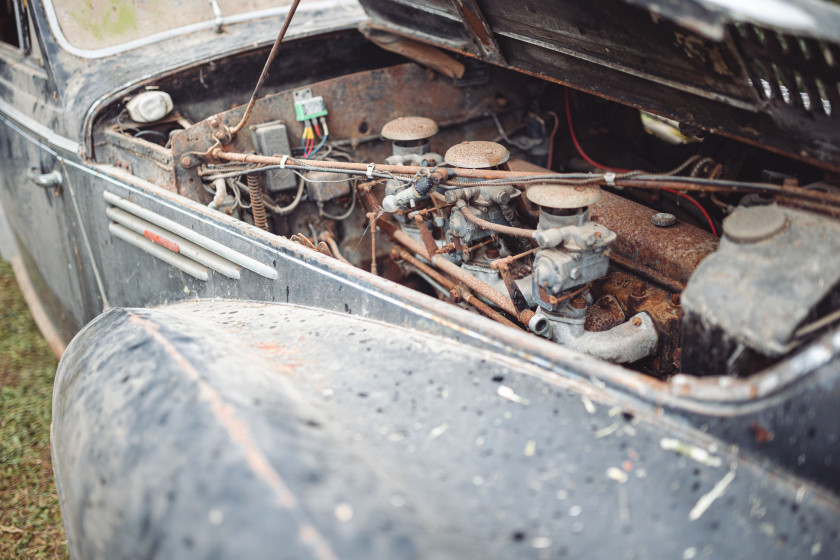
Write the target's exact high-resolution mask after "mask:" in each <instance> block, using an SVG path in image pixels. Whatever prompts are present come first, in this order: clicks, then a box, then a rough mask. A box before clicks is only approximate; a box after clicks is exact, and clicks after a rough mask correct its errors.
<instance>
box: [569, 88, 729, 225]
mask: <svg viewBox="0 0 840 560" xmlns="http://www.w3.org/2000/svg"><path fill="white" fill-rule="evenodd" d="M564 93H565V97H566V100H565V101H566V121H567V122H568V123H569V136H571V138H572V143H573V144H574V145H575V149H576V150H577V153H578V154H579V155H580V157H582V158H583V159H584V160H586V162H587V163H588V164H589V165H591V166H592V167H595V168H597V169H605V170H607V171H613V172H616V173H630V172H631V171H630V170H629V169H620V168H617V167H607V166H606V165H601V164H600V163H598V162H597V161H595V160H594V159H592V158H591V157H589V156H588V155H586V152H584V151H583V147H582V146H581V145H580V142H578V139H577V135H575V128H574V126H573V124H572V109H571V107H570V106H569V88H566V89H565V91H564ZM662 190H663V191H665V192H669V193H671V194H675V195H678V196H681V197H683V198H685V199H687V200H689V201H690V202H691V203H692V204H694V205H695V206H696V207H697V208H699V209H700V211H701V212H702V213H703V216H704V217H705V218H706V221H707V222H709V228H710V229H711V230H712V235H714V236H715V237H717V228H715V223H714V222H713V221H712V217H711V216H709V213H708V212H707V211H706V209H705V208H703V205H702V204H700V203H699V202H697V201H696V200H695V199H694V198H693V197H691V196H689V195H687V194H685V193H682V192H680V191H675V190H672V189H662Z"/></svg>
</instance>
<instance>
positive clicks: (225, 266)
mask: <svg viewBox="0 0 840 560" xmlns="http://www.w3.org/2000/svg"><path fill="white" fill-rule="evenodd" d="M103 196H104V198H105V201H106V202H108V203H109V204H110V205H111V206H109V207H108V208H107V209H106V213H107V214H108V217H109V218H110V219H111V222H110V223H109V224H108V229H109V231H110V232H111V234H112V235H113V236H114V237H117V238H119V239H122V240H123V241H125V242H127V243H129V244H131V245H133V246H135V247H137V248H138V249H140V250H142V251H145V252H146V253H148V254H150V255H152V256H153V257H155V258H158V259H160V260H162V261H163V262H165V263H167V264H170V265H172V266H174V267H175V268H177V269H179V270H181V271H183V272H184V273H186V274H189V275H190V276H192V277H193V278H197V279H198V280H201V281H204V282H206V281H207V280H208V279H209V278H210V273H209V270H213V271H215V272H217V273H219V274H221V275H223V276H226V277H228V278H231V279H233V280H239V278H240V275H241V274H240V271H241V269H242V268H245V269H248V270H250V271H252V272H255V273H256V274H259V275H260V276H264V277H266V278H269V279H271V280H274V279H276V278H277V271H276V270H274V269H273V268H271V267H269V266H267V265H265V264H263V263H261V262H259V261H257V260H255V259H253V258H251V257H248V256H246V255H243V254H242V253H239V252H237V251H234V250H233V249H231V248H229V247H227V246H225V245H222V244H221V243H219V242H217V241H214V240H212V239H210V238H208V237H206V236H204V235H201V234H199V233H196V232H195V231H193V230H191V229H189V228H187V227H184V226H183V225H181V224H179V223H177V222H174V221H172V220H170V219H168V218H164V217H163V216H161V215H159V214H156V213H155V212H152V211H150V210H147V209H145V208H143V207H142V206H138V205H137V204H135V203H133V202H131V201H129V200H126V199H125V198H122V197H120V196H117V195H115V194H113V193H109V192H105V193H104V195H103ZM208 269H209V270H208Z"/></svg>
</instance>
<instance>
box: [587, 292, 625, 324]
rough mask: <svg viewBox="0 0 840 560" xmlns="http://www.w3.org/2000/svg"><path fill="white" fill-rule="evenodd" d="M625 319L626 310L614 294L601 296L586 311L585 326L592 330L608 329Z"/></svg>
mask: <svg viewBox="0 0 840 560" xmlns="http://www.w3.org/2000/svg"><path fill="white" fill-rule="evenodd" d="M624 321H625V315H624V311H623V310H622V309H621V306H620V305H618V301H616V299H615V297H614V296H613V295H612V294H606V295H604V296H601V297H600V298H599V299H598V301H596V302H595V304H594V305H592V306H590V307H589V310H588V311H587V313H586V323H584V325H583V328H585V329H586V330H588V331H592V332H603V331H608V330H610V329H611V328H613V327H617V326H618V325H620V324H621V323H623V322H624Z"/></svg>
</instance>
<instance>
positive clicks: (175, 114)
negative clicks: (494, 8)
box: [93, 32, 840, 379]
mask: <svg viewBox="0 0 840 560" xmlns="http://www.w3.org/2000/svg"><path fill="white" fill-rule="evenodd" d="M335 39H336V40H335V43H336V44H344V45H345V46H348V45H350V46H352V48H354V49H358V50H360V51H364V49H369V48H371V47H370V46H369V43H367V42H366V40H365V38H364V37H363V36H361V35H360V34H358V33H356V32H343V33H340V34H336V37H335ZM307 41H308V40H306V39H304V40H300V41H298V42H296V43H295V44H294V46H293V47H290V48H294V49H295V50H306V48H307ZM322 54H323V60H324V62H323V64H322V65H320V66H319V67H313V68H306V69H303V68H295V69H294V70H280V71H278V72H277V75H276V76H275V77H274V78H273V80H274V81H273V82H271V83H270V84H269V87H270V89H271V93H269V94H266V95H265V96H264V97H262V98H260V99H258V100H257V101H256V103H255V104H254V107H253V112H252V113H251V114H250V115H247V116H246V115H244V113H245V108H244V106H242V105H241V104H240V103H241V102H242V96H241V95H238V89H237V88H238V87H239V85H240V84H241V83H242V82H243V77H242V70H241V69H242V68H250V67H253V65H254V64H253V62H252V61H254V60H259V58H260V57H263V56H264V55H265V51H263V50H259V51H254V52H252V53H247V54H245V55H242V56H240V57H230V58H227V59H220V60H218V61H212V62H209V63H204V64H201V65H198V66H196V67H194V68H190V69H187V70H182V71H179V72H177V73H173V74H172V75H168V76H165V77H162V78H159V79H156V80H155V81H154V83H149V84H146V85H144V87H143V88H141V89H138V90H136V91H134V92H132V93H131V94H130V95H129V96H126V98H124V99H121V100H120V101H118V102H116V103H114V104H112V105H111V106H109V107H107V108H106V109H105V110H104V111H103V112H102V113H101V115H100V117H99V120H98V121H97V124H96V126H95V128H94V132H93V144H94V148H95V159H96V161H97V162H100V163H105V164H110V165H113V166H117V167H121V168H124V169H126V170H128V171H130V172H131V173H133V174H135V175H137V176H139V177H142V178H144V179H146V180H148V181H150V182H152V183H155V184H157V185H159V186H162V187H164V188H167V189H169V190H171V191H173V192H176V193H178V194H180V195H183V196H186V197H188V198H190V199H192V200H195V201H198V202H200V203H202V204H205V205H207V206H208V207H210V208H212V209H214V210H217V211H219V212H223V213H225V214H227V215H229V216H232V217H234V218H236V219H238V220H242V221H244V222H247V223H249V224H252V225H254V226H255V227H258V228H260V229H262V230H265V231H268V232H270V233H273V234H275V235H278V236H284V237H287V238H289V239H291V240H292V241H295V242H297V243H299V244H301V245H303V246H305V247H308V248H309V249H312V250H314V251H318V252H320V253H322V254H325V255H328V256H330V257H332V258H335V259H336V260H338V261H342V262H343V263H345V264H348V265H352V266H354V267H358V268H361V269H364V270H367V271H369V272H370V273H372V274H375V275H378V276H381V277H383V278H386V279H388V280H391V281H393V282H397V283H400V284H403V285H405V286H408V287H411V288H413V289H415V290H418V291H420V292H422V293H425V294H427V295H428V296H429V297H434V298H438V299H440V300H444V301H447V302H449V303H450V304H452V305H457V306H459V307H462V308H464V309H467V310H471V311H474V312H476V313H480V314H481V315H484V316H485V317H487V318H488V319H490V320H493V321H497V322H499V323H502V324H505V325H507V326H509V327H510V328H514V329H520V330H523V331H526V332H530V333H532V334H533V336H540V337H543V338H546V339H548V340H551V341H553V342H555V343H557V344H560V345H562V346H565V347H568V348H571V349H573V350H576V351H580V352H583V353H585V354H589V355H591V356H594V357H597V358H599V359H603V360H605V361H609V362H612V363H619V364H623V365H625V366H626V367H628V368H631V369H633V370H636V371H640V372H643V373H646V374H649V375H651V376H654V377H656V378H659V379H667V378H669V377H671V376H673V375H674V374H677V373H687V374H692V375H697V376H707V375H731V376H738V377H746V376H749V375H752V374H754V373H757V372H759V371H761V370H763V369H764V368H766V367H768V366H769V365H772V364H773V363H776V362H778V361H779V360H781V359H783V358H785V357H787V356H790V355H792V354H793V353H795V352H797V351H798V350H799V349H801V348H803V347H804V346H805V345H807V344H808V343H810V342H813V341H814V340H815V339H816V338H818V337H819V336H820V334H822V333H824V332H826V331H827V330H828V329H831V328H832V327H833V326H836V323H837V321H840V315H838V308H840V290H838V284H839V283H840V260H838V259H836V258H833V257H834V255H836V254H837V253H838V251H840V224H838V223H837V219H836V218H837V216H838V215H840V188H838V184H840V181H838V179H839V178H838V177H837V176H835V175H833V174H831V173H830V172H828V171H824V170H822V169H820V168H819V167H816V166H813V165H808V164H806V163H802V162H799V161H795V160H792V159H787V158H785V157H783V156H780V155H777V154H774V153H771V152H770V151H767V150H764V149H762V148H761V147H757V146H752V145H747V144H744V143H741V142H738V141H736V140H733V139H730V138H727V137H724V136H720V135H716V134H714V133H713V132H710V131H705V130H700V129H695V128H692V127H689V126H685V125H681V124H680V123H677V122H674V121H669V120H667V119H664V118H661V117H658V116H656V115H653V114H650V113H646V112H643V111H640V110H638V109H634V108H630V107H626V106H623V105H620V104H618V103H615V102H612V101H608V100H605V99H601V98H598V97H595V96H592V95H588V94H584V93H579V92H576V91H574V90H570V89H567V88H566V87H564V86H562V85H559V84H556V83H551V82H548V81H543V80H541V79H539V78H537V77H532V76H525V75H522V74H518V73H515V72H512V71H508V70H503V69H500V68H496V67H493V66H490V65H486V64H483V63H480V62H476V61H474V60H470V59H467V58H462V57H456V56H450V55H447V54H444V53H443V52H442V51H441V52H439V53H438V54H440V56H441V57H445V58H440V59H437V61H436V62H435V63H434V64H427V65H426V66H421V65H418V64H416V63H414V62H407V61H405V60H404V59H400V58H399V57H396V56H395V55H392V54H389V53H384V52H383V53H382V54H381V56H378V57H376V58H375V60H374V59H371V58H367V59H365V62H364V63H360V65H361V66H360V67H358V68H342V67H341V65H339V64H335V63H332V62H330V61H331V60H332V58H331V57H337V56H338V54H337V53H336V54H331V53H330V52H324V53H322ZM249 61H250V62H249ZM237 69H238V71H234V70H237ZM348 72H349V73H348ZM245 81H246V82H248V83H251V81H250V80H245ZM230 106H233V108H232V109H226V107H230ZM246 120H247V126H246V127H244V128H242V129H241V130H237V123H244V122H245V121H246ZM232 131H233V132H232Z"/></svg>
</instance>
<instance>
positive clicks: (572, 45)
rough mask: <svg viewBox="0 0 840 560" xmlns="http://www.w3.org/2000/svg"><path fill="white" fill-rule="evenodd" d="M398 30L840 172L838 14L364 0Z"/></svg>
mask: <svg viewBox="0 0 840 560" xmlns="http://www.w3.org/2000/svg"><path fill="white" fill-rule="evenodd" d="M360 2H361V4H362V5H363V7H364V8H365V10H366V12H367V14H368V16H369V17H370V19H371V22H370V26H371V32H372V33H393V34H398V35H403V36H408V37H410V38H412V39H416V40H418V41H422V42H426V43H431V44H434V45H437V46H439V47H442V48H445V49H449V50H451V51H457V52H459V53H462V54H465V55H468V56H471V57H475V58H479V59H482V60H484V61H486V62H489V63H492V64H496V65H499V66H504V67H508V68H512V69H515V70H519V71H522V72H525V73H529V74H536V75H540V76H543V77H545V78H547V79H549V80H551V81H555V82H559V83H562V84H565V85H568V86H571V87H574V88H576V89H580V90H583V91H587V92H590V93H593V94H595V95H599V96H601V97H604V98H608V99H612V100H615V101H618V102H621V103H624V104H626V105H630V106H633V107H637V108H639V109H644V110H646V111H650V112H653V113H657V114H660V115H663V116H666V117H669V118H672V119H675V120H678V121H680V122H681V123H684V124H687V125H691V126H696V127H700V128H703V129H706V130H710V131H714V132H717V133H720V134H724V135H727V136H730V137H734V138H737V139H740V140H744V141H747V142H750V143H753V144H756V145H759V146H762V147H764V148H767V149H770V150H773V151H777V152H780V153H784V154H785V155H788V156H791V157H795V158H798V159H801V160H805V161H808V162H810V163H813V164H816V165H819V166H821V167H824V168H828V169H833V170H835V171H840V132H838V131H840V127H838V124H840V46H839V45H840V43H838V41H840V5H837V4H833V3H829V2H824V1H817V0H762V1H758V0H737V1H736V0H686V1H681V2H667V1H666V2H653V1H650V0H598V1H595V2H592V1H591V0H567V1H564V2H541V1H539V0H521V1H519V2H509V1H507V0H420V1H412V2H408V1H406V0H360Z"/></svg>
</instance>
